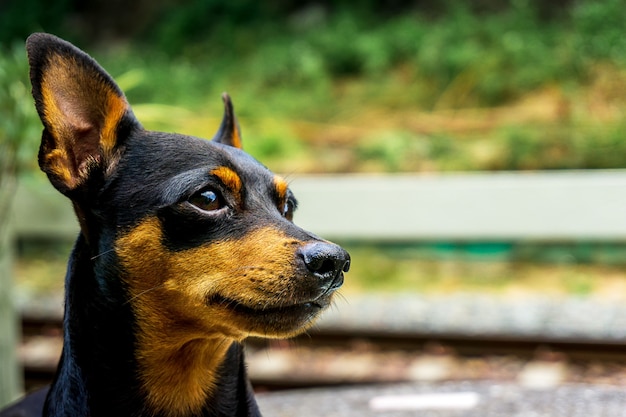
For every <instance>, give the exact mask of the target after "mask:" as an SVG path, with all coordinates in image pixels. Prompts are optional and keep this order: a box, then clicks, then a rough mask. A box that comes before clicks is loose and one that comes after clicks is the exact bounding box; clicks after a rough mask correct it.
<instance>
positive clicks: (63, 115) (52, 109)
mask: <svg viewBox="0 0 626 417" xmlns="http://www.w3.org/2000/svg"><path fill="white" fill-rule="evenodd" d="M26 49H27V51H28V60H29V63H30V78H31V83H32V87H33V90H32V92H33V97H34V99H35V106H36V108H37V112H38V113H39V117H40V118H41V121H42V123H43V125H44V131H43V134H42V139H41V147H40V148H39V166H40V167H41V169H42V170H43V171H44V172H45V173H46V174H47V175H48V178H49V179H50V182H51V183H52V184H53V185H54V186H55V187H56V188H57V189H58V190H59V191H61V192H62V193H63V194H66V195H68V194H70V193H71V192H72V191H74V190H76V189H79V188H80V187H81V186H83V185H84V184H85V182H86V181H87V180H88V179H90V178H91V177H92V176H94V175H98V174H99V175H105V174H106V172H107V171H108V170H109V169H110V168H111V167H112V166H113V165H114V164H115V163H116V161H117V159H118V158H119V154H120V148H121V147H122V145H123V143H122V142H123V140H124V138H125V137H127V136H128V133H129V132H130V129H132V128H134V127H141V125H140V124H139V122H137V120H136V119H135V117H134V115H133V113H132V111H131V109H130V106H129V104H128V102H127V101H126V98H125V97H124V94H123V93H122V91H121V90H120V88H119V87H118V86H117V85H116V84H115V82H114V81H113V79H112V78H111V77H110V76H109V75H108V74H107V73H106V71H105V70H104V69H102V67H100V65H98V63H97V62H96V61H94V60H93V59H92V58H91V57H90V56H89V55H87V54H86V53H84V52H83V51H81V50H80V49H78V48H76V47H75V46H74V45H72V44H70V43H68V42H66V41H64V40H62V39H59V38H57V37H56V36H53V35H49V34H46V33H35V34H33V35H31V36H30V37H29V38H28V40H27V41H26Z"/></svg>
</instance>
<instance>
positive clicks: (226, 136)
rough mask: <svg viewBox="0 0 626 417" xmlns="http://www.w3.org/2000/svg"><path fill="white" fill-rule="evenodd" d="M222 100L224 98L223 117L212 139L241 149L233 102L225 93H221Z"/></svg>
mask: <svg viewBox="0 0 626 417" xmlns="http://www.w3.org/2000/svg"><path fill="white" fill-rule="evenodd" d="M222 100H224V117H223V118H222V124H221V125H220V130H218V131H217V134H216V135H215V137H214V138H213V141H215V142H218V143H223V144H224V145H229V146H233V147H235V148H239V149H241V148H242V143H241V132H240V130H239V123H237V117H236V116H235V111H234V110H233V103H232V101H231V100H230V96H229V95H228V94H227V93H224V94H222Z"/></svg>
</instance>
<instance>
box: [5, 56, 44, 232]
mask: <svg viewBox="0 0 626 417" xmlns="http://www.w3.org/2000/svg"><path fill="white" fill-rule="evenodd" d="M0 85H1V86H2V88H0V114H1V115H2V117H1V118H0V221H2V220H3V219H6V216H7V210H8V208H9V205H10V200H11V197H12V195H13V192H14V187H15V176H16V174H17V173H18V172H19V171H21V170H23V169H25V168H30V167H32V166H33V165H34V163H35V160H36V158H35V154H36V150H37V144H38V141H39V138H40V131H41V123H40V121H39V119H38V117H37V113H36V111H35V107H34V105H33V100H32V98H31V95H30V82H29V81H28V63H27V61H26V54H25V52H24V47H23V45H14V46H13V47H12V48H9V49H4V50H2V49H0Z"/></svg>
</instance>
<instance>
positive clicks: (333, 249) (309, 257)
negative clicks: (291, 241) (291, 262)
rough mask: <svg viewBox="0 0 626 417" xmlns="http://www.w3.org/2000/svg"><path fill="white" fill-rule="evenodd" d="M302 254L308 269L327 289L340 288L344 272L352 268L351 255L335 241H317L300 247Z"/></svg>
mask: <svg viewBox="0 0 626 417" xmlns="http://www.w3.org/2000/svg"><path fill="white" fill-rule="evenodd" d="M299 252H300V256H302V259H303V260H304V264H305V265H306V267H307V269H308V270H309V271H310V272H311V273H312V274H313V275H315V276H316V277H318V278H319V279H320V286H322V287H324V288H325V289H330V288H332V289H335V288H339V287H340V286H341V284H343V273H342V272H348V270H349V269H350V255H349V254H348V252H346V251H345V250H344V249H343V248H342V247H340V246H338V245H335V244H333V243H326V242H315V243H309V244H308V245H306V246H304V247H302V248H300V250H299Z"/></svg>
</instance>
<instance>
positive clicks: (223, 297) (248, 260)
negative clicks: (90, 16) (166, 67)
mask: <svg viewBox="0 0 626 417" xmlns="http://www.w3.org/2000/svg"><path fill="white" fill-rule="evenodd" d="M28 51H29V59H30V63H31V79H32V82H33V95H34V97H35V100H36V105H37V110H38V112H39V114H40V116H41V119H42V122H43V124H44V133H43V137H42V144H41V148H40V154H39V162H40V166H41V168H42V170H43V171H45V172H46V173H47V175H48V177H49V179H50V181H51V182H52V184H53V185H54V186H55V187H56V188H57V189H58V190H59V191H61V192H62V193H64V194H65V195H67V196H68V197H69V198H70V199H72V201H73V204H74V207H75V209H76V211H77V214H78V217H79V221H80V223H81V229H82V234H83V235H84V237H85V239H86V240H87V241H88V242H89V245H90V247H91V248H92V250H93V261H94V263H95V264H97V263H99V262H100V263H102V262H105V260H106V262H112V264H107V265H102V264H101V265H100V266H99V267H100V270H102V271H105V272H106V271H109V273H105V274H104V277H103V278H102V279H111V277H112V276H115V277H118V276H119V277H120V278H121V279H122V280H123V284H124V288H126V291H127V293H126V300H124V302H125V303H130V305H131V306H132V309H133V311H134V312H135V316H136V320H137V321H138V325H139V328H140V329H143V331H154V332H155V335H153V337H158V335H159V334H161V333H162V334H163V336H164V337H165V336H166V335H167V337H168V338H170V339H171V338H172V337H173V336H175V335H177V334H178V335H180V338H179V340H178V343H182V342H183V341H184V340H193V339H194V338H196V337H206V335H221V336H226V337H228V338H233V339H237V340H241V339H243V338H244V337H246V336H248V335H260V336H289V335H293V334H295V333H298V332H299V331H301V330H302V329H304V328H306V326H307V325H308V324H310V323H311V321H312V319H313V318H314V317H316V316H317V314H318V313H319V312H320V311H321V310H322V309H323V308H325V307H326V306H327V305H328V304H329V303H330V300H331V297H332V294H333V292H334V291H335V290H336V289H337V288H338V287H339V286H340V285H341V284H342V282H343V273H344V272H346V271H347V270H348V268H349V264H350V260H349V255H348V254H347V253H346V252H345V251H344V250H343V249H341V248H340V247H339V246H337V245H334V244H332V243H330V242H327V241H323V240H321V239H319V238H318V237H316V236H314V235H312V234H310V233H308V232H306V231H304V230H303V229H301V228H299V227H297V226H296V225H294V224H293V222H292V221H291V220H292V215H293V211H294V210H295V208H296V200H295V198H294V196H293V194H292V193H291V191H290V190H289V187H288V184H287V182H286V181H285V180H284V179H283V178H281V177H279V176H277V175H274V174H272V173H271V172H270V171H269V170H268V169H266V168H265V167H264V166H262V165H261V164H259V163H258V162H257V161H256V160H254V159H253V158H252V157H250V156H249V155H247V154H246V153H244V152H243V151H242V150H241V149H240V148H241V139H240V134H239V130H238V126H237V123H236V119H235V117H234V114H233V112H232V106H231V104H230V100H229V98H228V97H227V96H225V97H224V100H225V107H226V111H225V116H224V120H223V122H222V126H221V128H220V131H219V132H218V134H217V135H216V137H215V138H214V140H212V141H207V140H204V139H199V138H195V137H190V136H184V135H175V134H166V133H159V132H149V131H146V130H144V129H143V128H142V127H141V125H140V124H139V122H137V120H136V119H135V117H134V116H133V113H132V111H131V109H130V107H129V106H128V103H127V102H126V99H125V97H124V95H123V94H122V92H121V91H120V90H119V88H118V87H117V85H116V84H115V83H114V82H113V81H112V79H111V78H110V77H109V76H108V75H107V74H106V73H105V72H104V70H102V69H101V68H100V67H99V66H98V65H97V64H96V63H95V61H93V60H92V59H91V58H89V57H88V56H87V55H86V54H84V53H83V52H82V51H80V50H78V49H76V48H75V47H73V46H72V45H70V44H68V43H66V42H64V41H62V40H60V39H58V38H55V37H53V36H50V35H42V34H37V35H33V36H32V37H31V38H30V39H29V41H28ZM104 254H107V256H103V255H104ZM111 271H113V272H112V273H111ZM146 329H149V330H146ZM174 339H176V337H174Z"/></svg>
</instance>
